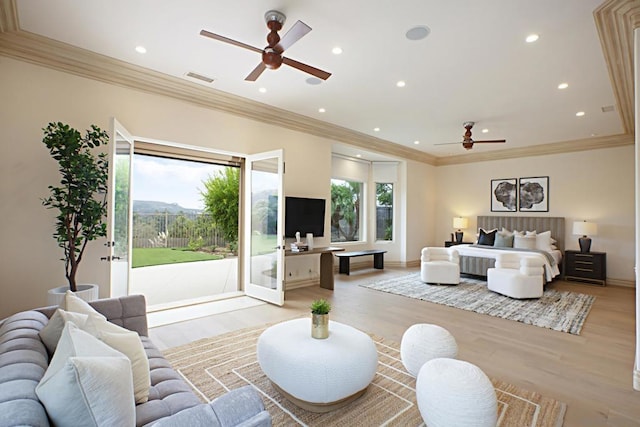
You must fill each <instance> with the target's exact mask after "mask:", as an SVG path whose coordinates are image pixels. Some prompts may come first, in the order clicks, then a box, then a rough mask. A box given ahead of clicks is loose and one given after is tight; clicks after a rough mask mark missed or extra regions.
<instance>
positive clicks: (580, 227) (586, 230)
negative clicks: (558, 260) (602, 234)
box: [573, 221, 598, 253]
mask: <svg viewBox="0 0 640 427" xmlns="http://www.w3.org/2000/svg"><path fill="white" fill-rule="evenodd" d="M573 234H574V235H577V236H582V237H580V238H579V239H578V244H579V245H580V252H583V253H587V252H589V251H590V250H591V239H590V238H589V237H587V235H591V236H597V235H598V224H596V223H595V222H587V221H575V222H574V223H573Z"/></svg>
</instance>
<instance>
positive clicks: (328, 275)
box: [284, 246, 344, 291]
mask: <svg viewBox="0 0 640 427" xmlns="http://www.w3.org/2000/svg"><path fill="white" fill-rule="evenodd" d="M340 251H344V248H337V247H335V246H327V247H322V248H313V249H309V250H308V251H303V252H292V251H291V249H286V250H285V251H284V256H298V255H313V254H320V287H321V288H324V289H329V290H331V291H332V290H333V252H340Z"/></svg>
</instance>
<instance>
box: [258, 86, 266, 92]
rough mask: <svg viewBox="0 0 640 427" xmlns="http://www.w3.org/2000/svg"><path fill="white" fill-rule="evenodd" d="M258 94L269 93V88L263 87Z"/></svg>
mask: <svg viewBox="0 0 640 427" xmlns="http://www.w3.org/2000/svg"><path fill="white" fill-rule="evenodd" d="M258 92H260V93H267V88H266V87H261V88H260V89H258Z"/></svg>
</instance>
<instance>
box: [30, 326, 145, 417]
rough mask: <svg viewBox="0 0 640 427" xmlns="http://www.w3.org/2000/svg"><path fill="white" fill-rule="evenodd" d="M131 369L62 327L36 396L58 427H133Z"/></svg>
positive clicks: (101, 345)
mask: <svg viewBox="0 0 640 427" xmlns="http://www.w3.org/2000/svg"><path fill="white" fill-rule="evenodd" d="M132 384H133V379H132V377H131V363H130V362H129V359H127V357H126V356H125V355H123V354H122V353H120V352H118V351H116V350H114V349H112V348H111V347H109V346H108V345H106V344H104V343H102V342H100V340H98V339H97V338H95V337H93V336H91V335H90V334H88V333H87V332H84V331H82V330H80V329H79V328H78V327H77V326H76V325H74V324H73V322H67V323H66V325H65V327H64V329H63V330H62V335H61V336H60V341H59V342H58V349H57V350H56V352H55V353H54V354H53V357H52V358H51V362H50V363H49V368H48V369H47V371H46V372H45V373H44V376H43V377H42V380H40V383H39V384H38V385H37V386H36V395H37V396H38V399H40V402H42V404H43V405H44V407H45V409H46V410H47V415H48V416H49V419H50V420H51V421H52V423H53V425H57V426H134V425H135V424H136V414H135V403H134V399H133V385H132Z"/></svg>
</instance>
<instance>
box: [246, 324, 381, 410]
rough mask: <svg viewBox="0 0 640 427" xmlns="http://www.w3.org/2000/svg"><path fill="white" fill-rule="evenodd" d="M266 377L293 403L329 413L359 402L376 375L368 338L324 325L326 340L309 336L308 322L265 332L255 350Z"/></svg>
mask: <svg viewBox="0 0 640 427" xmlns="http://www.w3.org/2000/svg"><path fill="white" fill-rule="evenodd" d="M257 356H258V363H259V364H260V367H261V368H262V371H263V372H264V373H265V375H266V376H267V377H268V378H269V379H270V380H271V382H272V384H273V385H274V386H275V387H276V388H277V389H278V390H279V391H280V392H282V394H283V395H284V396H285V397H286V398H287V399H289V400H290V401H291V402H293V403H294V404H296V405H298V406H300V407H302V408H303V409H306V410H309V411H313V412H328V411H332V410H334V409H337V408H339V407H341V406H344V405H346V404H348V403H349V402H351V401H353V400H355V399H357V398H358V397H360V396H361V395H362V394H364V392H365V391H366V390H367V387H368V386H369V384H370V383H371V380H373V377H374V376H375V374H376V368H377V365H378V352H377V351H376V346H375V344H374V343H373V340H372V339H371V337H369V335H367V334H365V333H364V332H361V331H359V330H357V329H355V328H352V327H351V326H347V325H344V324H342V323H338V322H333V321H329V338H327V339H322V340H319V339H315V338H312V337H311V319H310V318H306V319H295V320H290V321H288V322H283V323H279V324H277V325H274V326H271V327H270V328H267V329H266V330H265V331H264V332H263V333H262V335H260V338H258V346H257Z"/></svg>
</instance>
